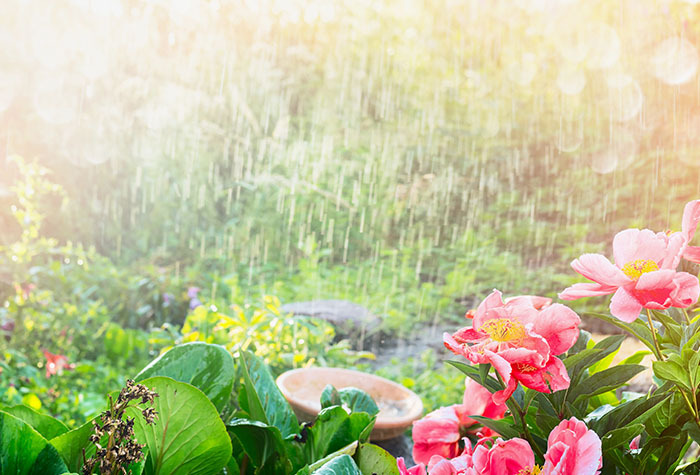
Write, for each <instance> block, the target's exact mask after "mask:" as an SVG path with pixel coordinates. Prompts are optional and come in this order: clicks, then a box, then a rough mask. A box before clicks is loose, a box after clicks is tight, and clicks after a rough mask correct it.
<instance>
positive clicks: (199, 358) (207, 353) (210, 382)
mask: <svg viewBox="0 0 700 475" xmlns="http://www.w3.org/2000/svg"><path fill="white" fill-rule="evenodd" d="M234 373H235V371H234V367H233V358H231V354H230V353H229V352H228V351H227V350H226V348H224V347H223V346H219V345H212V344H209V343H201V342H194V343H186V344H184V345H180V346H176V347H174V348H171V349H170V350H168V351H166V352H165V353H163V354H162V355H160V356H159V357H158V358H156V359H155V360H153V361H152V362H151V363H150V364H149V365H148V366H146V367H145V368H144V369H142V370H141V372H140V373H139V374H137V375H136V377H135V378H134V379H135V380H136V381H142V380H144V379H147V378H152V377H154V376H167V377H168V378H172V379H174V380H175V381H180V382H183V383H188V384H191V385H192V386H194V387H196V388H198V389H199V390H200V391H202V392H203V393H204V394H206V396H207V397H208V398H209V399H210V400H211V402H212V403H213V404H214V406H216V409H217V410H218V411H221V410H222V409H223V407H224V406H225V405H226V403H227V402H228V399H229V396H230V394H231V389H232V388H233V378H234Z"/></svg>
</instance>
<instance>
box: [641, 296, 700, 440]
mask: <svg viewBox="0 0 700 475" xmlns="http://www.w3.org/2000/svg"><path fill="white" fill-rule="evenodd" d="M683 313H684V314H685V310H683ZM647 317H648V319H647V321H648V323H649V331H651V337H652V339H653V340H654V347H655V348H656V351H655V353H656V359H657V360H659V361H664V355H663V353H661V347H659V342H658V340H657V339H656V329H655V328H654V324H653V323H652V318H651V311H650V310H649V309H647ZM686 320H688V315H687V314H686ZM676 387H677V388H678V391H679V392H680V393H681V395H682V396H683V399H685V404H686V406H688V409H689V410H690V413H691V414H692V415H693V419H695V423H696V424H698V425H699V426H700V412H698V407H697V400H696V397H695V394H693V402H692V403H691V402H690V399H689V398H688V395H687V394H686V393H685V390H684V389H683V388H682V387H681V386H680V385H678V384H676Z"/></svg>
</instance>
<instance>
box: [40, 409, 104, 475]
mask: <svg viewBox="0 0 700 475" xmlns="http://www.w3.org/2000/svg"><path fill="white" fill-rule="evenodd" d="M93 427H94V426H93V425H92V420H89V421H87V422H86V423H85V424H83V425H81V426H80V427H78V428H77V429H73V430H71V431H68V432H66V433H63V434H61V435H59V436H58V437H54V438H53V439H51V445H53V446H54V447H55V448H56V450H58V453H59V454H60V455H61V457H62V458H63V461H64V462H65V463H66V465H67V466H68V469H69V470H71V471H73V472H79V471H80V468H81V467H82V466H83V449H85V456H86V457H87V458H90V457H92V456H93V455H94V454H95V446H94V445H93V444H92V443H90V435H91V434H92V433H93Z"/></svg>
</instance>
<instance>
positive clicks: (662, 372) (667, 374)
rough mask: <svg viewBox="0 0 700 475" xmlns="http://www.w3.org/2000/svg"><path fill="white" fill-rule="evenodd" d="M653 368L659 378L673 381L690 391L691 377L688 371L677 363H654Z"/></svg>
mask: <svg viewBox="0 0 700 475" xmlns="http://www.w3.org/2000/svg"><path fill="white" fill-rule="evenodd" d="M652 368H653V369H654V375H655V376H656V377H657V378H660V379H664V380H666V381H673V382H674V383H678V384H680V385H682V386H683V387H685V388H686V389H690V387H691V385H690V376H689V375H688V372H687V370H686V369H685V368H684V367H683V366H681V365H680V364H678V363H676V362H675V361H654V362H653V363H652Z"/></svg>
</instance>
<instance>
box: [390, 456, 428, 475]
mask: <svg viewBox="0 0 700 475" xmlns="http://www.w3.org/2000/svg"><path fill="white" fill-rule="evenodd" d="M396 465H397V466H398V467H399V475H426V472H425V464H422V463H421V464H418V465H415V466H413V467H411V468H406V462H405V461H404V459H403V457H399V458H397V459H396Z"/></svg>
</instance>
